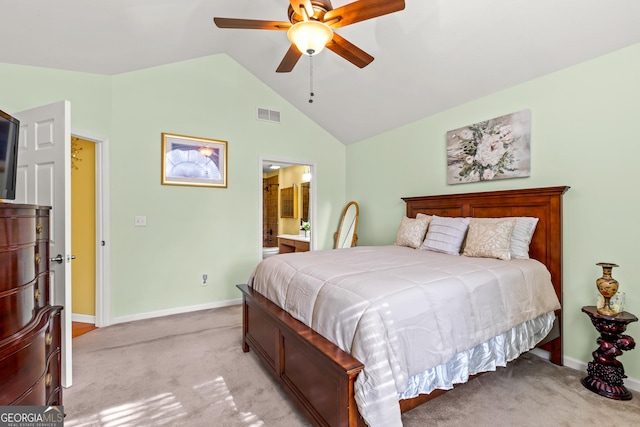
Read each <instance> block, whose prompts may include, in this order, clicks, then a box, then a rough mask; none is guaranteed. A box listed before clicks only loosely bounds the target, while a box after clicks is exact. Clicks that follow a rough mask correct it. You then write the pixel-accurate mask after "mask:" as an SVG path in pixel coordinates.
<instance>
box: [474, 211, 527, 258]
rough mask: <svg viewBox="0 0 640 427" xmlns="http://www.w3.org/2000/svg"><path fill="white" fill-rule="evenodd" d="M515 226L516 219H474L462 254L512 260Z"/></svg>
mask: <svg viewBox="0 0 640 427" xmlns="http://www.w3.org/2000/svg"><path fill="white" fill-rule="evenodd" d="M515 225H516V220H515V218H482V219H480V218H472V219H471V222H470V223H469V232H468V233H467V242H466V244H465V247H464V252H463V253H462V254H463V255H465V256H470V257H482V258H497V259H504V260H510V259H511V234H512V233H513V228H514V227H515Z"/></svg>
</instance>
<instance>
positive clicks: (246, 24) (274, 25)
mask: <svg viewBox="0 0 640 427" xmlns="http://www.w3.org/2000/svg"><path fill="white" fill-rule="evenodd" d="M213 22H215V24H216V25H217V26H218V28H242V29H250V30H288V29H289V28H291V23H290V22H277V21H261V20H257V19H236V18H213Z"/></svg>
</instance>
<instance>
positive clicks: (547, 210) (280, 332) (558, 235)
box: [238, 187, 569, 426]
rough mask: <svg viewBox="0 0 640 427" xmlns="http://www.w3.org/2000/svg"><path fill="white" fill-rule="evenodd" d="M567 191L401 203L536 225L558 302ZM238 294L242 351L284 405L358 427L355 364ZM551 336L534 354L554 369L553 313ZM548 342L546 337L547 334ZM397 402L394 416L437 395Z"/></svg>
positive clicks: (316, 419)
mask: <svg viewBox="0 0 640 427" xmlns="http://www.w3.org/2000/svg"><path fill="white" fill-rule="evenodd" d="M568 188H569V187H548V188H535V189H525V190H508V191H495V192H485V193H466V194H452V195H447V196H425V197H410V198H404V199H403V200H405V202H406V203H407V216H410V217H415V216H416V215H417V214H418V213H425V214H432V215H440V216H466V217H470V216H474V217H506V216H534V217H537V218H539V222H538V225H537V227H536V232H535V234H534V236H533V240H532V242H531V245H530V256H531V257H532V258H534V259H537V260H539V261H541V262H542V263H544V264H545V265H546V266H547V268H548V269H549V271H550V272H551V277H552V281H553V284H554V287H555V290H556V293H557V295H558V299H559V300H560V302H561V303H562V194H564V192H565V191H567V190H568ZM238 288H239V289H240V291H241V292H242V295H243V350H244V351H245V352H247V351H249V349H252V350H254V352H255V353H256V355H257V356H258V358H259V359H260V360H261V361H262V363H263V364H264V366H265V367H266V369H267V370H268V371H269V372H270V373H271V375H272V376H273V377H274V378H275V379H276V380H277V381H278V383H279V384H280V385H281V386H282V388H283V389H284V390H285V391H286V392H287V393H288V394H289V396H291V398H292V400H293V401H294V402H295V403H296V404H297V405H298V406H299V407H300V408H301V409H302V410H303V411H304V413H305V414H306V415H307V417H308V418H309V420H310V421H311V422H312V423H313V424H314V425H318V426H364V425H366V424H365V422H364V420H363V419H362V418H361V417H360V415H359V413H358V408H357V406H356V403H355V399H354V383H355V380H356V377H357V376H358V374H359V372H360V371H361V370H362V369H363V368H364V366H363V364H362V363H360V362H359V361H358V360H356V359H355V358H353V357H352V356H351V355H349V354H347V353H346V352H344V351H342V350H340V349H339V348H338V347H337V346H335V345H334V344H333V343H331V342H330V341H328V340H327V339H325V338H324V337H322V336H321V335H320V334H318V333H316V332H314V331H313V330H312V329H311V328H309V327H308V326H306V325H304V324H303V323H302V322H300V321H298V320H296V319H294V318H293V317H291V316H290V315H289V314H287V313H286V312H284V311H283V310H282V309H280V308H279V307H278V306H277V305H275V304H274V303H272V302H271V301H269V300H268V299H267V298H265V297H264V296H262V295H261V294H260V293H258V292H257V291H254V290H253V289H252V288H250V287H248V286H247V285H238ZM554 331H555V332H553V334H554V335H553V336H551V337H549V338H548V339H547V340H545V343H544V345H542V346H541V347H542V348H544V349H545V350H548V351H549V352H550V359H551V361H552V362H553V363H556V364H559V365H561V364H562V327H561V312H560V310H558V311H557V312H556V325H555V327H554ZM550 335H551V334H550ZM444 392H445V391H444V390H434V391H433V392H432V393H430V394H429V395H420V396H418V397H416V398H414V399H408V400H403V401H401V402H400V408H401V411H402V412H405V411H407V410H409V409H412V408H414V407H416V406H418V405H419V404H421V403H423V402H426V401H428V400H431V399H432V398H434V397H436V396H439V395H440V394H442V393H444Z"/></svg>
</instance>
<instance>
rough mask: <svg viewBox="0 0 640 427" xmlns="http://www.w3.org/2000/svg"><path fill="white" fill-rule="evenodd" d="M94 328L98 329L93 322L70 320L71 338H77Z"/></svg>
mask: <svg viewBox="0 0 640 427" xmlns="http://www.w3.org/2000/svg"><path fill="white" fill-rule="evenodd" d="M94 329H98V327H97V326H96V325H94V324H93V323H82V322H71V338H77V337H79V336H80V335H84V334H86V333H87V332H91V331H93V330H94Z"/></svg>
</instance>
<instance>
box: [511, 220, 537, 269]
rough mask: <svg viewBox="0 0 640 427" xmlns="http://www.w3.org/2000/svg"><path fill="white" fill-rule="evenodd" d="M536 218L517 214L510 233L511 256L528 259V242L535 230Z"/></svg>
mask: <svg viewBox="0 0 640 427" xmlns="http://www.w3.org/2000/svg"><path fill="white" fill-rule="evenodd" d="M536 225H538V218H533V217H528V216H519V217H516V225H515V227H514V228H513V233H512V234H511V258H513V259H529V244H530V243H531V238H532V237H533V233H534V231H536Z"/></svg>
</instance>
